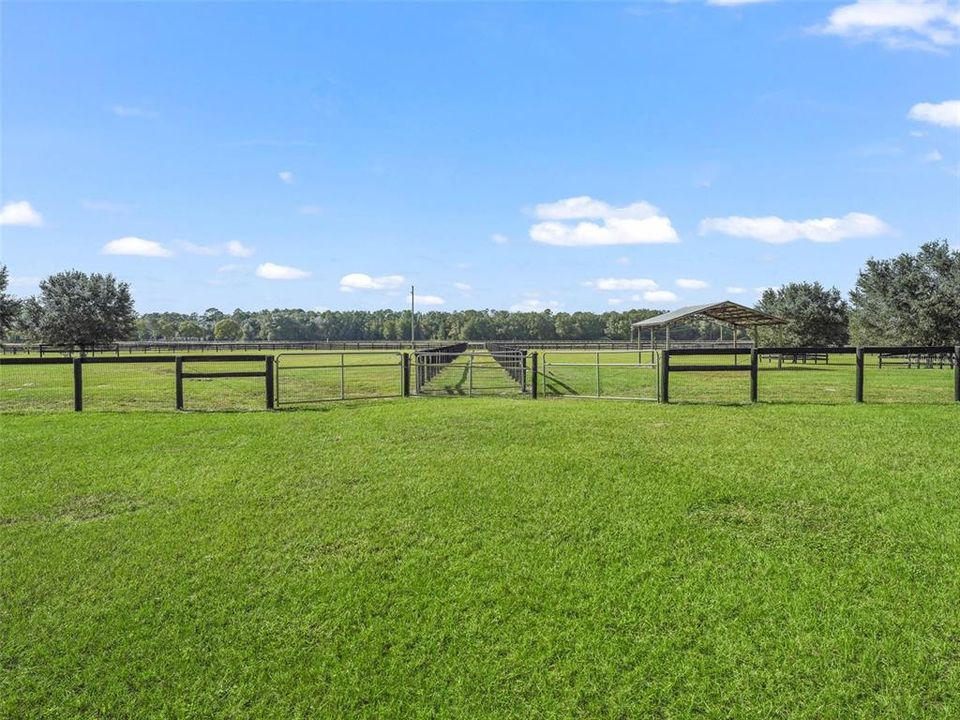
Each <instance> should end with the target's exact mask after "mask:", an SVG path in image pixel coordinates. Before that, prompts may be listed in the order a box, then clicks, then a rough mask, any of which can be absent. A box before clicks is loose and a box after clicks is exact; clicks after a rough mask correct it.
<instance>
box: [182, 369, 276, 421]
mask: <svg viewBox="0 0 960 720" xmlns="http://www.w3.org/2000/svg"><path fill="white" fill-rule="evenodd" d="M237 357H243V356H237ZM227 358H228V356H224V357H223V358H222V359H220V358H217V359H215V360H209V359H204V360H203V361H200V360H198V359H196V357H193V358H185V359H184V361H183V374H184V379H183V407H184V410H262V409H263V408H264V406H265V392H266V390H265V378H264V372H265V364H264V360H262V359H256V360H246V359H243V360H229V359H227ZM221 373H222V374H237V373H245V374H248V375H249V376H248V377H190V376H191V375H198V374H199V375H215V374H221Z"/></svg>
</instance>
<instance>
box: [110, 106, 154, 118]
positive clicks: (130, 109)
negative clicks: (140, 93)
mask: <svg viewBox="0 0 960 720" xmlns="http://www.w3.org/2000/svg"><path fill="white" fill-rule="evenodd" d="M110 109H111V110H113V114H114V115H116V116H117V117H140V118H155V117H156V116H157V113H155V112H154V111H153V110H147V109H146V108H142V107H136V106H134V105H114V106H113V107H112V108H110Z"/></svg>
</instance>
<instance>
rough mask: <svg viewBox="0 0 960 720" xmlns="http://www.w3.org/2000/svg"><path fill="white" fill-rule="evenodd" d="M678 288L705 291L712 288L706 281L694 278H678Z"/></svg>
mask: <svg viewBox="0 0 960 720" xmlns="http://www.w3.org/2000/svg"><path fill="white" fill-rule="evenodd" d="M677 287H678V288H683V289H684V290H703V289H704V288H708V287H710V283H708V282H707V281H706V280H694V279H693V278H677Z"/></svg>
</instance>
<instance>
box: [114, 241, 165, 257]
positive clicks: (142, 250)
mask: <svg viewBox="0 0 960 720" xmlns="http://www.w3.org/2000/svg"><path fill="white" fill-rule="evenodd" d="M100 252H101V253H103V254H104V255H137V256H139V257H170V256H171V255H173V253H172V252H170V251H169V250H167V248H165V247H164V246H163V245H161V244H160V243H158V242H156V241H154V240H144V239H143V238H139V237H134V236H129V237H122V238H119V239H118V240H111V241H110V242H108V243H107V244H106V245H104V246H103V248H102V249H101V250H100Z"/></svg>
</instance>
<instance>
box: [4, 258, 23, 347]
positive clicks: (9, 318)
mask: <svg viewBox="0 0 960 720" xmlns="http://www.w3.org/2000/svg"><path fill="white" fill-rule="evenodd" d="M9 282H10V276H9V273H8V272H7V266H6V265H0V338H2V337H5V336H6V335H7V333H8V332H10V331H11V330H12V329H13V326H14V324H15V323H16V320H17V316H18V315H19V314H20V301H19V300H17V299H16V298H15V297H13V296H12V295H8V294H7V286H8V284H9Z"/></svg>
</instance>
